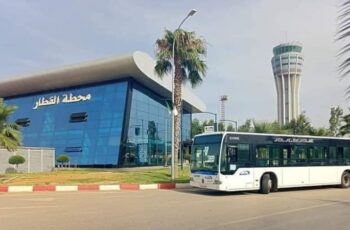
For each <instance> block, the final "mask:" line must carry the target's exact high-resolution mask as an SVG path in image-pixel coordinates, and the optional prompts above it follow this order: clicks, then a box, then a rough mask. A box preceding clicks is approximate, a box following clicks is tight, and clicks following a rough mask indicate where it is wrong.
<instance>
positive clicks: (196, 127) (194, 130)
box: [191, 118, 204, 137]
mask: <svg viewBox="0 0 350 230" xmlns="http://www.w3.org/2000/svg"><path fill="white" fill-rule="evenodd" d="M191 125H192V127H191V137H194V136H196V135H197V134H201V133H203V132H204V127H203V125H202V124H201V123H200V121H199V120H198V119H197V118H195V119H193V121H192V124H191Z"/></svg>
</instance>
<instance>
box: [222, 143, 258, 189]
mask: <svg viewBox="0 0 350 230" xmlns="http://www.w3.org/2000/svg"><path fill="white" fill-rule="evenodd" d="M250 158H251V157H250V146H249V144H237V145H227V147H226V151H225V154H224V159H225V160H224V161H226V162H227V164H226V167H225V168H223V167H222V169H224V170H225V171H226V172H231V173H227V174H226V175H227V178H230V177H232V179H230V180H229V181H228V183H227V184H228V185H229V187H231V188H236V189H237V188H238V189H240V188H241V189H244V188H252V187H253V170H252V168H251V163H250V162H251V159H250ZM222 160H223V159H222ZM222 163H223V162H222Z"/></svg>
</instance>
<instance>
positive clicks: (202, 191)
mask: <svg viewBox="0 0 350 230" xmlns="http://www.w3.org/2000/svg"><path fill="white" fill-rule="evenodd" d="M176 191H177V192H180V193H188V194H193V195H200V196H216V197H220V196H247V195H251V194H254V193H255V194H256V192H254V191H253V192H223V191H215V190H209V189H199V188H190V189H178V190H176Z"/></svg>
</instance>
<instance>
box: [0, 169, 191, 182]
mask: <svg viewBox="0 0 350 230" xmlns="http://www.w3.org/2000/svg"><path fill="white" fill-rule="evenodd" d="M189 175H190V169H189V167H188V166H187V167H184V169H183V171H181V170H180V169H179V176H178V178H177V179H176V183H188V182H189ZM167 182H171V175H170V168H155V169H142V168H139V169H134V170H132V171H123V170H120V169H56V170H55V171H53V172H45V173H10V174H0V185H78V184H121V183H137V184H153V183H167Z"/></svg>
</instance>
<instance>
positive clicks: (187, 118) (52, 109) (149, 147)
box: [0, 51, 205, 167]
mask: <svg viewBox="0 0 350 230" xmlns="http://www.w3.org/2000/svg"><path fill="white" fill-rule="evenodd" d="M154 66H155V61H154V60H153V59H152V58H151V57H149V56H148V55H147V54H145V53H142V52H139V51H137V52H135V53H133V54H132V55H126V56H120V57H115V58H109V59H102V60H96V61H91V62H85V63H81V64H77V65H72V66H67V67H63V68H57V69H51V70H47V71H43V72H39V73H36V74H28V75H21V76H15V77H10V78H7V79H6V80H4V81H1V82H0V97H2V98H4V99H5V103H6V104H8V105H15V106H17V107H18V108H17V110H16V112H15V113H14V114H13V116H12V117H11V121H12V122H16V123H17V124H19V125H21V126H22V127H23V128H22V133H23V145H24V146H27V147H33V146H35V147H53V148H55V150H56V157H57V156H58V155H60V154H62V153H65V154H67V155H69V157H70V164H71V165H75V166H78V167H130V166H151V165H164V164H165V161H168V160H169V156H170V155H171V113H170V108H169V102H171V88H172V84H171V79H172V78H171V76H164V77H163V78H160V77H158V76H157V75H155V73H154ZM182 98H183V115H182V127H181V139H182V143H185V142H186V141H189V140H190V139H191V120H192V113H198V112H201V111H204V110H205V104H204V103H203V102H202V101H201V100H200V99H199V98H197V97H196V96H195V95H194V94H192V93H191V92H190V91H189V90H187V89H186V88H185V87H183V91H182Z"/></svg>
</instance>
